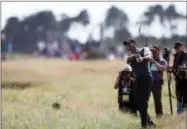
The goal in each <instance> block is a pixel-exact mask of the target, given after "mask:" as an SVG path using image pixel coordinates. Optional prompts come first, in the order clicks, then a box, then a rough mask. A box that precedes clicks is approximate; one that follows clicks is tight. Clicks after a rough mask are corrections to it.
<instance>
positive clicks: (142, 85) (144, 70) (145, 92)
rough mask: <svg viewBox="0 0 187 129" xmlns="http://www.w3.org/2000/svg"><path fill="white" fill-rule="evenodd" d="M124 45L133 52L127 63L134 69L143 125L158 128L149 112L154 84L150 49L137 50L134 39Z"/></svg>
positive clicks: (136, 101)
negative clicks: (149, 102)
mask: <svg viewBox="0 0 187 129" xmlns="http://www.w3.org/2000/svg"><path fill="white" fill-rule="evenodd" d="M123 45H124V46H125V47H126V48H127V49H128V50H129V51H131V55H129V56H127V58H126V59H127V63H128V64H130V65H131V66H132V67H133V72H134V76H135V86H134V98H135V104H136V107H137V109H138V111H139V113H140V116H141V125H142V127H143V128H147V127H156V124H154V123H153V121H151V119H150V117H149V115H148V112H147V109H148V101H149V97H150V94H151V87H152V82H153V79H152V75H151V70H150V61H151V59H152V53H151V51H150V49H149V48H148V47H143V48H137V46H136V41H135V40H134V39H128V40H127V41H124V42H123Z"/></svg>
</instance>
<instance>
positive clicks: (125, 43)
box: [123, 38, 136, 45]
mask: <svg viewBox="0 0 187 129" xmlns="http://www.w3.org/2000/svg"><path fill="white" fill-rule="evenodd" d="M127 43H135V44H136V41H135V40H134V39H133V38H130V39H128V40H126V41H123V45H127Z"/></svg>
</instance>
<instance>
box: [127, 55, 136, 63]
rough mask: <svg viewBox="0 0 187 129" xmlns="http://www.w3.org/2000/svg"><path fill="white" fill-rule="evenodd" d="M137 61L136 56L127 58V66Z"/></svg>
mask: <svg viewBox="0 0 187 129" xmlns="http://www.w3.org/2000/svg"><path fill="white" fill-rule="evenodd" d="M134 59H135V57H134V55H131V56H128V57H127V64H130V63H131V62H132V61H133V60H134Z"/></svg>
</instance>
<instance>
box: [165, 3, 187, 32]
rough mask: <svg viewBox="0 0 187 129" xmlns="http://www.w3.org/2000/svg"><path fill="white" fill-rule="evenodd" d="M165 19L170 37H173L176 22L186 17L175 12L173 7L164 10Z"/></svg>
mask: <svg viewBox="0 0 187 129" xmlns="http://www.w3.org/2000/svg"><path fill="white" fill-rule="evenodd" d="M165 17H166V19H167V21H168V23H169V28H170V31H171V34H172V36H174V30H175V29H176V28H177V24H176V21H177V20H179V19H186V16H185V15H183V14H180V13H178V12H177V11H176V9H175V6H174V5H170V6H168V8H166V10H165Z"/></svg>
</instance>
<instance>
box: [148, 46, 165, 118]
mask: <svg viewBox="0 0 187 129" xmlns="http://www.w3.org/2000/svg"><path fill="white" fill-rule="evenodd" d="M152 54H153V59H152V62H151V72H152V76H153V86H152V89H151V90H152V93H153V99H154V103H155V113H156V116H157V118H159V117H162V116H163V110H162V96H161V95H162V85H163V82H164V79H163V72H164V71H165V70H166V69H167V62H166V60H165V59H163V58H161V57H160V47H159V46H154V47H153V48H152Z"/></svg>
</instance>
